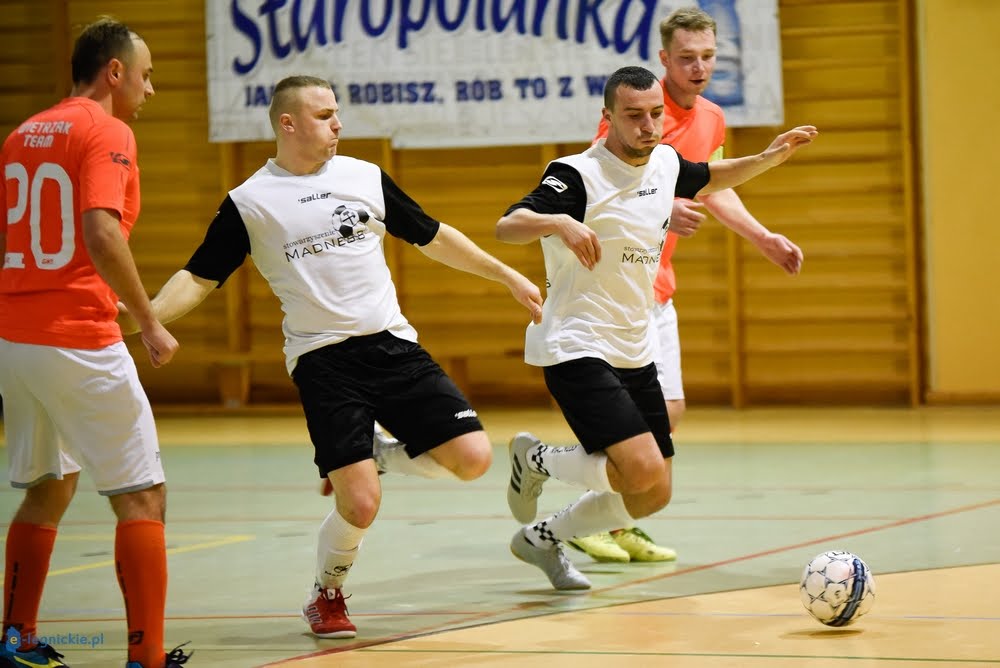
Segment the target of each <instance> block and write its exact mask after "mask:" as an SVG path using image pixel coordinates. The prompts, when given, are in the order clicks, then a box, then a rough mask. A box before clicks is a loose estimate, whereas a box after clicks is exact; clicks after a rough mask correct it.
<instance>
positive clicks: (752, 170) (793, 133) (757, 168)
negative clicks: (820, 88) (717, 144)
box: [699, 125, 819, 194]
mask: <svg viewBox="0 0 1000 668" xmlns="http://www.w3.org/2000/svg"><path fill="white" fill-rule="evenodd" d="M818 134H819V132H818V131H817V130H816V128H815V127H814V126H812V125H800V126H799V127H797V128H792V129H791V130H788V131H787V132H782V133H781V134H780V135H778V136H777V137H775V139H774V141H772V142H771V145H770V146H768V147H767V148H766V149H764V151H762V152H761V153H758V154H756V155H750V156H746V157H743V158H727V159H725V160H714V161H712V162H711V163H710V164H709V172H710V174H711V179H710V180H709V182H708V185H707V186H705V187H704V188H702V189H701V191H699V194H707V193H712V192H717V191H719V190H725V189H726V188H732V187H734V186H738V185H740V184H741V183H746V182H747V181H749V180H750V179H752V178H754V177H755V176H758V175H760V174H763V173H764V172H766V171H767V170H769V169H772V168H774V167H777V166H778V165H780V164H781V163H783V162H785V161H786V160H788V159H789V158H790V157H792V155H793V154H794V153H795V152H796V151H798V150H799V149H800V148H802V147H803V146H808V145H809V144H811V143H812V141H813V140H814V139H815V138H816V136H817V135H818Z"/></svg>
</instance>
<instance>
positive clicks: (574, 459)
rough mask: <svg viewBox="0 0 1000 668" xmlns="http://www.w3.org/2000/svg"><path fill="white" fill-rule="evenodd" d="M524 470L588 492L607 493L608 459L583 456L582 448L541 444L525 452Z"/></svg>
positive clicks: (604, 455) (608, 488) (603, 455)
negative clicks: (544, 475) (527, 469)
mask: <svg viewBox="0 0 1000 668" xmlns="http://www.w3.org/2000/svg"><path fill="white" fill-rule="evenodd" d="M527 460H528V467H529V468H530V469H531V470H533V471H535V472H536V473H546V474H548V475H549V476H551V477H553V478H555V479H556V480H562V481H563V482H565V483H569V484H571V485H576V486H577V487H583V488H584V489H592V490H594V491H597V492H610V491H612V489H611V482H610V481H609V480H608V456H607V455H606V454H604V453H603V452H595V453H594V454H592V455H589V454H587V451H586V450H584V449H583V446H582V445H570V446H566V447H555V446H551V445H546V444H544V443H542V444H541V445H539V446H536V447H534V448H531V449H530V450H528V457H527Z"/></svg>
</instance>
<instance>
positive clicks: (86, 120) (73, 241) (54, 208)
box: [0, 97, 139, 349]
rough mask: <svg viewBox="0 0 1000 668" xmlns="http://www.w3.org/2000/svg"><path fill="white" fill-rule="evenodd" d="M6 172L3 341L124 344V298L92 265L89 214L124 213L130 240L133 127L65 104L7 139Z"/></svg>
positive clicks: (134, 198) (74, 102)
mask: <svg viewBox="0 0 1000 668" xmlns="http://www.w3.org/2000/svg"><path fill="white" fill-rule="evenodd" d="M0 165H2V169H3V172H2V176H3V178H0V203H3V206H4V210H5V211H6V215H0V234H6V236H7V253H6V261H5V262H4V264H3V269H2V270H0V337H3V338H5V339H7V340H9V341H17V342H19V343H34V344H39V345H48V346H59V347H62V348H88V349H94V348H103V347H105V346H108V345H111V344H113V343H116V342H118V341H121V340H122V335H121V330H120V329H119V327H118V324H117V323H116V322H115V317H116V316H117V314H118V309H117V306H116V304H117V302H118V298H117V296H116V295H115V294H114V292H113V291H112V290H111V288H110V287H109V286H108V284H107V283H105V282H104V280H103V279H102V278H101V277H100V276H99V275H98V274H97V270H96V269H95V268H94V264H93V262H91V260H90V255H89V254H88V253H87V248H86V245H85V244H84V240H83V232H82V225H81V222H82V221H81V214H82V212H84V211H87V210H89V209H109V210H111V211H115V212H117V213H118V215H119V218H120V220H121V230H122V234H123V235H125V238H126V239H127V238H128V235H129V232H131V230H132V226H133V225H134V224H135V220H136V218H137V217H138V216H139V168H138V166H137V164H136V145H135V136H134V135H133V134H132V130H131V129H130V128H129V127H128V125H126V124H125V123H123V122H122V121H120V120H118V119H117V118H114V117H113V116H111V115H109V114H108V113H107V112H105V111H104V109H103V108H102V107H101V106H100V105H99V104H98V103H97V102H95V101H93V100H90V99H88V98H82V97H71V98H66V99H65V100H63V101H62V102H60V103H59V104H57V105H55V106H54V107H50V108H49V109H46V110H45V111H43V112H41V113H38V114H35V115H34V116H32V117H31V118H29V119H28V120H27V121H25V122H24V123H22V124H21V125H20V126H19V127H18V128H17V129H16V130H14V131H13V132H12V133H11V134H10V136H9V137H7V141H5V142H4V144H3V149H2V152H0Z"/></svg>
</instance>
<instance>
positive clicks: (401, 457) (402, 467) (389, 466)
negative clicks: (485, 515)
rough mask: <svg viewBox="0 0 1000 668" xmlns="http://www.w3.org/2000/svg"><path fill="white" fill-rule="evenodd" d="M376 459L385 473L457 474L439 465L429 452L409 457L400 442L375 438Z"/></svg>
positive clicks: (439, 475) (434, 476)
mask: <svg viewBox="0 0 1000 668" xmlns="http://www.w3.org/2000/svg"><path fill="white" fill-rule="evenodd" d="M375 452H376V457H377V459H376V461H377V462H378V464H379V466H380V467H381V468H382V470H384V471H385V472H386V473H399V474H402V475H413V476H418V477H420V478H432V479H433V478H454V479H456V480H458V476H456V475H455V474H454V473H452V472H451V471H449V470H448V469H446V468H445V467H443V466H441V465H440V464H438V463H437V461H435V459H434V458H433V457H431V456H430V454H429V453H427V452H425V453H423V454H420V455H417V456H416V457H414V458H413V459H410V455H408V454H407V453H406V449H405V448H404V447H403V444H402V443H399V442H398V441H396V442H395V443H388V442H385V443H383V442H380V441H379V439H378V437H376V438H375Z"/></svg>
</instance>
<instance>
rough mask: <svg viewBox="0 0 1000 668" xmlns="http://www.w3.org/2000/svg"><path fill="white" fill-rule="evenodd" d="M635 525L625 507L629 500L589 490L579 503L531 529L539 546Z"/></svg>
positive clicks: (529, 530)
mask: <svg viewBox="0 0 1000 668" xmlns="http://www.w3.org/2000/svg"><path fill="white" fill-rule="evenodd" d="M633 524H635V520H634V519H633V518H632V516H631V515H629V514H628V510H626V509H625V499H623V498H622V495H621V494H618V493H616V492H587V493H586V494H584V495H583V496H581V497H580V498H579V499H578V500H577V501H576V502H575V503H573V504H571V505H569V506H567V507H566V508H564V509H563V510H560V511H559V512H558V513H556V514H555V515H553V516H552V517H549V518H548V519H545V520H542V521H541V522H538V523H536V524H534V525H532V526H530V527H528V529H527V534H528V538H529V539H531V542H533V543H535V544H536V545H544V544H546V543H549V544H551V543H554V542H556V541H559V540H569V539H570V538H575V537H577V536H590V535H592V534H595V533H599V532H602V531H608V530H610V529H621V528H622V527H630V526H632V525H633Z"/></svg>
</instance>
